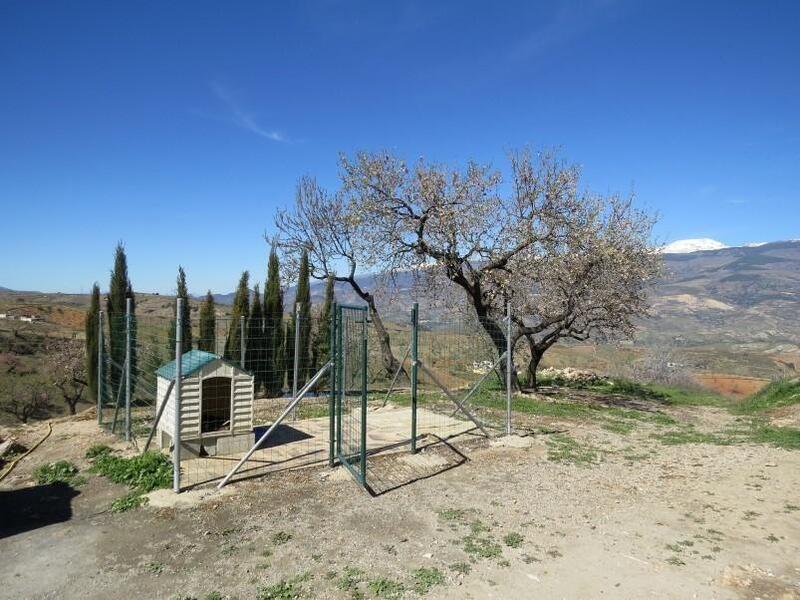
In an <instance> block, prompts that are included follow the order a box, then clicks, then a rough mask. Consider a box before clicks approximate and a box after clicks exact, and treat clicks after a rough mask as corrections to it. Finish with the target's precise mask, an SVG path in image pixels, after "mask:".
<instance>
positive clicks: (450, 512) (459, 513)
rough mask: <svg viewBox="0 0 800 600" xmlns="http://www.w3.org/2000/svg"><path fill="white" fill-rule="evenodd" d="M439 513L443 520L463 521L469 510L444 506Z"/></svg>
mask: <svg viewBox="0 0 800 600" xmlns="http://www.w3.org/2000/svg"><path fill="white" fill-rule="evenodd" d="M438 514H439V518H440V519H441V520H442V521H462V520H464V518H465V517H466V516H467V511H466V510H462V509H460V508H443V509H442V510H440V511H439V513H438Z"/></svg>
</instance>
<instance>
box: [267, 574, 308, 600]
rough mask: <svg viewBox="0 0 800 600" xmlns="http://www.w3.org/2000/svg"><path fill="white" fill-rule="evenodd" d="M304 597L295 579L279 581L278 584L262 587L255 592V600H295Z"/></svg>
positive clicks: (303, 591)
mask: <svg viewBox="0 0 800 600" xmlns="http://www.w3.org/2000/svg"><path fill="white" fill-rule="evenodd" d="M304 595H305V590H303V588H302V586H301V585H300V582H299V581H298V580H297V578H295V579H281V580H280V581H279V582H278V583H273V584H272V585H268V586H262V587H259V588H258V590H256V600H295V599H296V598H302V597H303V596H304Z"/></svg>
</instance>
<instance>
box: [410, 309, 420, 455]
mask: <svg viewBox="0 0 800 600" xmlns="http://www.w3.org/2000/svg"><path fill="white" fill-rule="evenodd" d="M418 330H419V304H418V303H416V302H414V306H413V307H412V308H411V454H416V452H417V362H418V358H419V357H418V356H417V354H418Z"/></svg>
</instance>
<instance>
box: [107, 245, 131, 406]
mask: <svg viewBox="0 0 800 600" xmlns="http://www.w3.org/2000/svg"><path fill="white" fill-rule="evenodd" d="M128 298H131V314H133V313H134V312H135V309H136V298H135V296H134V293H133V286H132V285H131V281H130V279H129V277H128V258H127V256H126V255H125V246H124V245H123V244H122V242H119V243H118V244H117V247H116V249H115V251H114V269H113V270H112V271H111V281H110V283H109V286H108V299H107V301H106V313H107V315H108V334H109V335H108V354H109V358H110V359H111V361H112V364H111V367H110V368H109V371H110V373H109V374H108V375H109V383H110V384H111V392H112V393H113V394H114V395H115V396H116V394H117V390H118V389H119V385H120V382H121V381H122V377H123V374H124V370H123V368H122V367H123V366H124V363H125V304H126V300H127V299H128ZM131 337H132V344H131V395H133V391H134V387H135V384H136V377H135V373H136V344H135V340H136V321H135V320H134V321H133V324H132V330H131Z"/></svg>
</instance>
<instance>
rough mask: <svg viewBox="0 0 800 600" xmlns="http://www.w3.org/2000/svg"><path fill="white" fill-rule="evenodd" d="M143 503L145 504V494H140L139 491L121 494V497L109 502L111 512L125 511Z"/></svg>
mask: <svg viewBox="0 0 800 600" xmlns="http://www.w3.org/2000/svg"><path fill="white" fill-rule="evenodd" d="M144 504H147V497H146V496H142V495H141V494H140V493H139V492H131V493H129V494H126V495H124V496H122V498H117V499H116V500H114V501H113V502H112V503H111V512H115V513H120V512H125V511H127V510H131V509H133V508H139V507H140V506H142V505H144Z"/></svg>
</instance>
